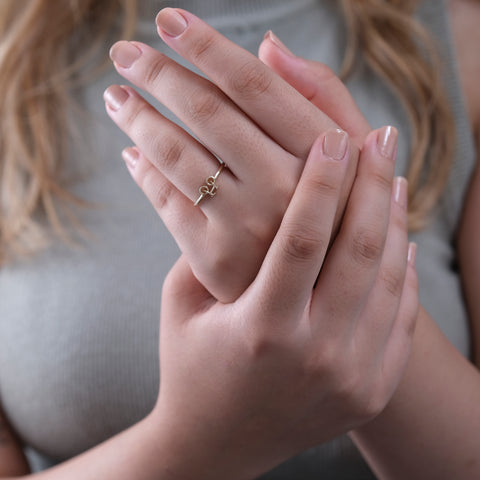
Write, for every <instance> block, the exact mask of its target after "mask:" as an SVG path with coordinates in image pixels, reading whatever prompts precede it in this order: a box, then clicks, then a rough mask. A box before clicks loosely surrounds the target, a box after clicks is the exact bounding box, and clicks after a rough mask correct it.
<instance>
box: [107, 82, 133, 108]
mask: <svg viewBox="0 0 480 480" xmlns="http://www.w3.org/2000/svg"><path fill="white" fill-rule="evenodd" d="M128 97H129V94H128V92H127V91H126V90H125V89H124V88H122V87H120V86H119V85H112V86H111V87H108V88H107V89H106V90H105V92H104V94H103V99H104V100H105V102H106V103H107V105H108V106H109V107H110V108H111V109H112V110H114V111H115V112H116V111H117V110H120V108H121V107H122V105H123V104H124V103H125V102H126V101H127V98H128Z"/></svg>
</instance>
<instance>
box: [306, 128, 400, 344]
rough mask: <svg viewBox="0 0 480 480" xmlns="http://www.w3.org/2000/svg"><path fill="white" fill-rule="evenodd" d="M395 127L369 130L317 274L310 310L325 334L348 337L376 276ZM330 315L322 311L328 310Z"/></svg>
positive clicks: (386, 211) (386, 213)
mask: <svg viewBox="0 0 480 480" xmlns="http://www.w3.org/2000/svg"><path fill="white" fill-rule="evenodd" d="M396 140H397V132H396V130H395V129H393V128H392V127H384V128H382V129H380V130H376V131H373V132H371V133H370V134H369V135H368V136H367V138H366V140H365V144H364V147H363V150H362V153H361V158H360V160H359V167H358V174H357V178H356V180H355V184H354V185H353V188H352V192H351V194H350V198H349V201H348V204H347V207H346V211H345V216H344V219H343V221H342V225H341V227H340V231H339V234H338V236H337V238H336V239H335V241H334V243H333V245H332V248H331V250H330V252H329V255H328V257H327V259H326V261H325V265H324V266H323V269H322V272H321V274H320V276H319V279H318V283H317V286H316V288H315V293H314V296H313V300H312V315H313V316H314V318H315V317H316V318H323V319H324V321H323V322H322V324H321V325H320V324H319V325H318V329H319V331H321V332H322V335H327V334H332V335H333V336H334V337H335V338H340V335H342V334H343V335H347V336H348V337H350V336H351V335H352V334H353V332H354V330H355V327H356V322H355V321H352V319H356V318H358V315H359V314H360V312H361V310H362V309H363V307H364V305H365V302H366V301H367V298H368V295H369V292H370V290H371V288H372V285H373V283H374V280H375V278H376V277H377V272H378V268H379V266H380V261H381V257H382V254H383V248H384V244H385V239H386V235H387V229H388V223H389V217H390V196H391V186H392V181H393V172H394V154H395V153H394V152H395V149H396ZM326 310H327V311H328V312H329V315H324V312H325V311H326Z"/></svg>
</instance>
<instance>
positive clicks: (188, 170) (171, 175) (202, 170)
mask: <svg viewBox="0 0 480 480" xmlns="http://www.w3.org/2000/svg"><path fill="white" fill-rule="evenodd" d="M104 96H105V101H106V109H107V113H108V114H109V116H110V118H112V120H113V121H114V122H115V123H116V124H117V125H118V126H119V127H120V128H121V129H122V130H123V131H124V132H125V133H126V134H127V135H128V136H129V137H130V138H131V139H132V141H133V142H134V143H135V144H136V145H137V146H138V147H139V149H140V150H141V151H142V153H143V154H144V155H145V156H146V157H147V158H148V159H149V160H150V165H151V166H153V167H155V168H156V169H157V170H158V171H159V172H161V174H162V175H163V176H164V177H166V178H167V179H168V180H169V181H170V182H171V183H172V184H173V185H174V186H175V188H176V189H178V190H179V191H180V192H182V193H183V195H184V196H185V197H187V198H189V199H190V201H191V202H194V201H196V200H197V199H198V197H199V187H200V186H201V185H202V184H203V183H204V180H205V179H206V178H207V177H208V176H210V175H214V174H215V172H217V171H218V169H219V163H218V160H217V159H216V158H215V157H214V156H213V155H212V154H211V153H210V152H209V151H208V150H207V149H206V148H205V147H204V146H203V145H201V144H200V143H199V142H197V141H196V140H194V139H193V138H192V137H191V136H190V135H189V134H188V133H186V132H185V131H184V130H183V129H182V128H180V127H179V126H177V125H175V124H174V123H173V122H171V121H170V120H168V119H166V118H165V117H164V116H163V115H160V114H159V113H158V112H157V111H156V110H155V109H154V108H153V107H152V106H151V105H150V104H149V103H148V102H146V101H145V100H144V99H143V98H142V97H140V95H138V94H137V93H136V92H135V91H134V90H133V89H132V88H130V87H120V86H118V85H113V86H111V87H109V88H108V89H107V90H106V91H105V95H104ZM149 172H150V173H152V174H153V171H151V170H149ZM150 173H149V176H148V178H151V175H150ZM158 178H160V177H158ZM220 181H221V183H222V186H224V187H225V188H224V190H225V191H226V192H231V193H232V194H234V192H235V189H236V181H235V179H234V178H233V176H232V175H231V174H230V173H229V172H228V171H227V170H225V172H222V176H221V180H220V179H219V180H218V183H219V184H220ZM177 198H178V197H177ZM157 203H158V202H157ZM202 208H203V209H204V210H205V211H208V208H209V205H208V202H205V203H204V204H202ZM158 212H159V214H160V215H161V216H162V215H163V213H162V211H161V210H160V209H159V210H158ZM214 212H215V214H216V215H220V216H222V215H223V216H229V215H230V211H229V209H228V202H221V203H218V204H217V205H216V206H215V210H214ZM162 218H163V216H162Z"/></svg>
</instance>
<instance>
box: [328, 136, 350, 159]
mask: <svg viewBox="0 0 480 480" xmlns="http://www.w3.org/2000/svg"><path fill="white" fill-rule="evenodd" d="M347 146H348V135H347V134H346V133H345V132H344V131H343V130H340V129H338V128H337V129H335V130H329V131H328V132H327V133H326V134H325V137H324V138H323V153H324V154H325V155H326V156H327V157H330V158H332V159H334V160H341V159H342V158H344V157H345V154H346V153H347Z"/></svg>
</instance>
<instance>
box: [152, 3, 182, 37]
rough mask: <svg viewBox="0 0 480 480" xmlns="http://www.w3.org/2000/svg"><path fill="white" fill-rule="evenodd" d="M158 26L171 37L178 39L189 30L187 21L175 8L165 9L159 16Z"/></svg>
mask: <svg viewBox="0 0 480 480" xmlns="http://www.w3.org/2000/svg"><path fill="white" fill-rule="evenodd" d="M156 22H157V26H158V28H160V29H161V30H163V31H164V32H165V33H166V34H167V35H170V36H171V37H178V36H179V35H181V34H182V33H183V32H184V31H185V29H186V28H187V21H186V20H185V18H184V17H183V16H182V15H181V14H180V13H179V12H178V11H177V10H175V9H174V8H164V9H163V10H160V12H159V13H158V15H157V19H156Z"/></svg>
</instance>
